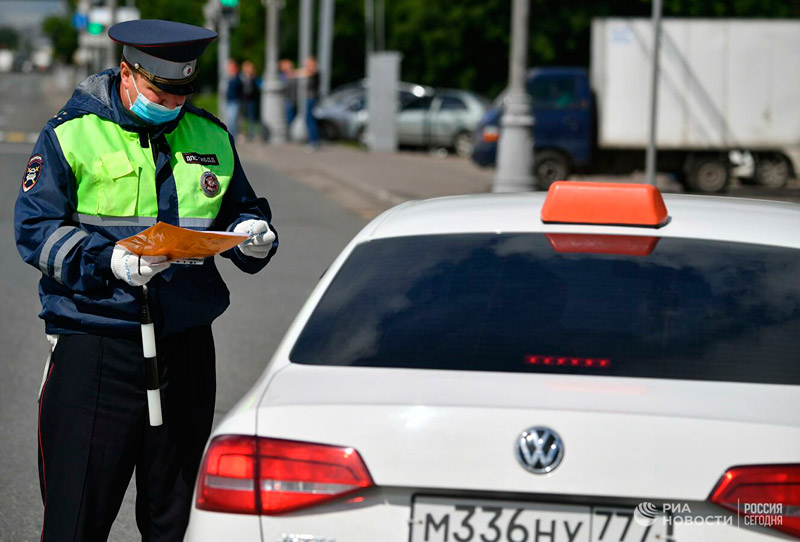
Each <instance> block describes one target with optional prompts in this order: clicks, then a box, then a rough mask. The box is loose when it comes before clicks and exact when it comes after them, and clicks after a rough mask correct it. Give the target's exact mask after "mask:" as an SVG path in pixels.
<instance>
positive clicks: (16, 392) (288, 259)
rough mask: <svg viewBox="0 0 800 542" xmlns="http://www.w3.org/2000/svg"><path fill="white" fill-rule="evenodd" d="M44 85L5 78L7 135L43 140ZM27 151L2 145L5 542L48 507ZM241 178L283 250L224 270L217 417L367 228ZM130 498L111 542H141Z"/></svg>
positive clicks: (280, 184)
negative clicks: (24, 184)
mask: <svg viewBox="0 0 800 542" xmlns="http://www.w3.org/2000/svg"><path fill="white" fill-rule="evenodd" d="M46 82H47V80H46V79H45V78H44V77H43V76H38V75H18V74H13V75H8V74H2V75H0V133H5V134H12V135H11V139H12V140H16V141H19V140H20V139H22V140H25V137H23V136H21V135H18V134H28V133H35V132H38V131H39V130H40V129H41V127H42V125H43V124H44V122H45V121H46V120H47V118H48V117H50V116H51V115H53V114H55V113H56V112H57V109H58V107H59V106H60V105H61V103H60V102H63V97H61V96H58V95H57V93H53V92H47V91H46V90H45V89H46V88H48V87H47V85H46V84H45V83H46ZM5 137H6V138H8V135H6V136H5ZM31 147H32V145H31V144H30V143H25V142H23V143H8V142H0V176H2V183H3V185H4V186H5V187H6V189H7V196H6V197H5V198H2V199H0V228H1V230H0V231H3V232H5V233H4V234H3V235H0V255H2V257H0V299H2V301H3V304H2V308H1V309H0V325H2V327H1V328H0V351H1V352H3V353H4V355H3V356H2V358H0V360H1V361H0V367H1V368H2V373H1V374H0V429H1V430H2V435H3V438H2V439H0V458H2V460H0V510H2V511H3V513H2V514H0V541H14V542H25V541H35V540H38V539H39V534H40V529H41V519H42V503H41V497H40V493H39V482H38V476H37V466H36V449H37V402H36V394H37V392H38V389H39V384H40V381H41V376H42V370H43V368H44V360H45V357H46V354H47V346H46V343H45V339H44V327H43V323H42V322H41V320H39V319H38V318H37V314H38V312H39V308H40V307H39V299H38V295H37V289H36V285H37V282H38V279H39V271H38V270H36V269H33V268H32V267H30V266H28V265H26V264H24V263H23V262H22V260H21V259H20V257H19V254H18V253H17V250H16V248H15V246H14V234H13V229H14V225H13V208H14V201H15V200H16V197H17V193H18V191H19V185H20V182H21V180H22V173H23V171H24V168H25V165H26V163H27V159H28V157H29V155H30V153H31ZM244 169H245V171H246V172H247V174H248V177H249V178H250V181H251V183H252V185H253V187H254V188H255V190H256V192H257V193H258V194H260V195H263V196H266V197H267V198H268V199H269V200H270V204H271V205H272V209H273V215H274V223H275V225H276V227H277V229H278V231H279V234H280V240H281V247H280V249H279V250H278V254H277V255H276V257H275V259H274V260H273V262H272V263H271V264H270V265H269V266H268V267H267V268H266V269H265V270H264V271H262V272H261V273H259V274H258V275H255V276H250V275H245V274H244V273H241V272H239V271H238V270H237V269H236V268H235V267H233V265H232V264H230V263H229V262H228V261H227V260H222V259H221V258H218V265H219V267H220V270H221V272H222V274H223V277H224V278H225V280H226V282H227V284H228V287H229V289H230V291H231V307H230V308H229V309H228V311H227V312H226V313H225V314H224V315H223V316H222V317H220V319H219V320H217V322H216V324H215V326H214V329H215V340H216V349H217V375H218V376H217V381H218V391H217V416H219V415H221V414H224V413H225V412H227V411H228V410H229V409H230V408H231V407H232V406H233V405H234V403H235V402H236V401H237V400H238V398H239V397H240V396H241V395H242V394H243V393H244V392H245V391H246V390H247V389H248V388H249V387H250V386H251V385H252V384H253V382H254V381H255V380H256V379H257V377H258V376H259V375H260V374H261V372H262V370H263V368H264V366H265V365H266V363H267V361H268V360H269V358H270V356H271V354H272V352H273V351H274V349H275V347H276V346H277V345H278V342H279V341H280V339H281V338H282V336H283V334H284V332H285V330H286V328H287V327H288V326H289V324H290V323H291V321H292V319H293V318H294V316H295V314H296V313H297V311H298V310H299V308H300V306H301V304H302V302H303V301H304V300H305V298H306V296H307V295H308V293H309V292H310V291H311V289H312V288H313V286H314V284H315V283H316V281H317V279H318V278H319V276H320V275H321V274H322V272H323V271H324V270H325V268H326V267H327V266H328V265H329V264H330V262H331V261H332V260H333V258H334V257H335V256H336V255H337V254H338V252H339V251H340V250H341V249H342V248H344V246H345V244H346V243H347V241H349V239H350V238H351V237H352V236H353V235H355V233H356V232H357V231H358V230H359V229H360V228H361V227H362V226H363V225H364V224H365V223H366V221H365V220H364V219H362V218H360V217H358V216H356V215H355V214H352V213H349V212H347V211H344V210H343V209H342V208H340V207H338V206H337V205H335V204H334V203H332V202H331V201H329V200H328V199H327V198H326V196H324V195H322V194H320V193H319V192H317V191H315V190H313V189H311V188H308V187H306V186H304V185H301V184H299V183H296V182H294V181H292V180H290V179H288V178H287V177H285V176H283V175H280V174H278V173H276V172H275V171H274V170H272V169H270V168H268V167H266V166H263V165H259V164H257V163H252V162H247V161H245V162H244ZM133 498H134V495H133V492H132V490H131V489H129V491H128V494H127V496H126V499H125V502H124V504H123V507H122V510H121V511H120V514H119V516H118V518H117V522H116V524H115V526H114V529H113V530H112V533H111V536H110V540H119V541H133V540H138V539H139V536H138V531H137V530H136V524H135V521H134V506H133V503H134V501H133Z"/></svg>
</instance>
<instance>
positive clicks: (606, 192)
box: [542, 181, 669, 228]
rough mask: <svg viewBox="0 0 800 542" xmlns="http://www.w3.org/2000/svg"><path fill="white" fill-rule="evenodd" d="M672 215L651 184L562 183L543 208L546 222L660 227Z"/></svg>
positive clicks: (548, 195) (659, 193) (548, 194)
mask: <svg viewBox="0 0 800 542" xmlns="http://www.w3.org/2000/svg"><path fill="white" fill-rule="evenodd" d="M668 220H669V215H668V214H667V207H666V205H664V198H662V197H661V192H659V191H658V189H657V188H656V187H655V186H652V185H649V184H624V183H589V182H570V181H558V182H555V183H553V184H552V185H551V186H550V190H548V192H547V199H545V202H544V205H543V206H542V222H547V223H551V222H556V223H562V224H608V225H618V226H644V227H651V228H659V227H661V226H663V225H664V224H666V223H667V221H668Z"/></svg>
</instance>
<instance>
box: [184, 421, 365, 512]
mask: <svg viewBox="0 0 800 542" xmlns="http://www.w3.org/2000/svg"><path fill="white" fill-rule="evenodd" d="M373 485H375V484H374V483H373V481H372V477H371V476H370V475H369V471H367V467H366V465H364V462H363V461H362V460H361V456H360V455H358V452H357V451H355V450H354V449H352V448H341V447H337V446H328V445H324V444H312V443H308V442H294V441H290V440H279V439H270V438H262V437H250V436H238V435H225V436H221V437H217V438H215V439H214V440H212V441H211V444H209V446H208V451H207V452H206V456H205V459H204V460H203V466H202V468H201V469H200V477H199V481H198V486H197V501H196V506H197V508H199V509H200V510H211V511H216V512H231V513H238V514H264V515H274V514H282V513H284V512H290V511H292V510H298V509H300V508H307V507H309V506H313V505H317V504H320V503H322V502H325V501H330V500H332V499H336V498H339V497H342V496H344V495H347V494H350V493H353V492H356V491H359V490H361V489H364V488H367V487H371V486H373Z"/></svg>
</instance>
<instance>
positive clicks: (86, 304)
mask: <svg viewBox="0 0 800 542" xmlns="http://www.w3.org/2000/svg"><path fill="white" fill-rule="evenodd" d="M118 78H119V69H113V70H106V71H104V72H102V73H100V74H97V75H94V76H92V77H89V78H88V79H86V80H85V81H84V82H83V83H81V84H80V85H79V86H78V88H77V89H76V90H75V93H74V94H73V95H72V98H71V99H70V100H69V102H67V104H66V106H64V108H63V109H62V110H61V111H60V112H59V114H58V115H56V116H55V117H53V118H52V119H50V121H48V123H47V125H46V126H45V127H44V129H43V130H42V133H41V134H40V136H39V139H38V141H37V142H36V145H35V147H34V150H33V157H32V159H31V162H30V163H29V165H28V166H29V167H28V169H27V171H26V176H27V184H26V178H25V177H26V176H23V187H22V188H21V189H20V192H19V195H18V198H17V204H16V208H15V216H14V218H15V236H16V241H17V248H18V250H19V252H20V254H21V255H22V258H23V259H24V260H25V261H26V262H27V263H29V264H31V265H32V266H33V267H35V268H36V269H38V270H40V271H41V272H42V278H41V281H40V282H39V296H40V297H41V301H42V312H41V313H40V314H39V317H40V318H42V319H44V321H45V329H46V332H47V333H53V334H63V333H93V334H101V335H109V336H135V335H137V334H139V307H140V299H141V288H136V287H132V286H129V285H128V284H126V283H124V282H122V281H121V280H118V279H116V278H115V277H114V275H113V273H112V272H111V266H110V263H111V253H112V250H113V247H114V244H115V243H116V241H117V240H119V239H123V238H125V237H129V236H131V235H133V234H136V233H138V232H140V231H142V230H144V229H145V226H131V225H126V226H108V225H103V226H99V225H90V224H80V223H78V222H77V221H75V219H74V216H73V215H74V213H75V209H76V195H75V183H76V179H75V175H74V174H73V172H72V170H71V168H70V166H69V165H68V163H67V161H66V159H65V158H64V154H63V153H62V150H61V147H60V145H59V141H58V138H57V136H56V135H55V133H54V129H55V128H56V127H57V126H58V125H59V124H60V123H63V122H69V121H70V120H72V119H75V118H76V117H79V116H82V115H98V116H100V117H103V118H105V119H109V120H111V121H113V122H115V123H117V124H118V125H119V126H121V127H122V128H123V129H125V130H127V131H132V132H137V133H139V134H140V141H142V146H145V145H147V141H148V140H150V141H152V140H159V139H158V138H159V136H163V134H164V133H169V132H171V131H172V130H174V129H175V127H176V126H177V125H178V123H179V122H180V120H181V118H182V117H183V114H184V113H185V111H186V110H189V111H192V112H193V113H195V114H198V115H203V116H205V117H207V118H210V119H212V120H213V121H214V122H216V123H218V124H221V123H220V122H219V121H218V120H217V119H216V118H215V117H213V116H212V115H211V114H209V113H207V112H205V111H203V110H200V109H196V108H193V107H192V106H191V105H189V104H186V105H184V111H182V112H181V116H180V117H178V118H177V119H176V120H174V121H172V122H170V123H168V124H165V125H161V126H148V125H144V124H143V123H141V122H140V121H139V120H138V119H136V118H135V117H134V116H133V115H131V114H130V113H129V112H128V111H127V110H126V109H125V108H124V106H123V105H122V103H121V101H120V99H119V94H118V90H117V89H118ZM223 127H224V126H223ZM160 140H161V141H165V140H164V138H163V137H161V139H160ZM231 146H232V147H233V140H232V139H231ZM156 147H158V148H156ZM86 152H89V153H91V152H92V148H91V141H87V142H86ZM37 155H39V156H41V159H39V158H36V156H37ZM153 155H154V156H153V159H154V161H155V163H156V164H163V163H164V161H166V163H167V164H168V162H169V147H168V146H164V145H158V146H156V145H153ZM234 160H235V166H234V173H233V178H232V179H231V182H230V185H229V187H228V190H227V192H226V193H225V195H224V199H223V203H222V207H221V209H220V211H219V213H218V215H217V218H216V219H215V220H214V222H213V224H211V226H210V227H208V228H201V227H198V228H194V229H208V230H219V231H226V230H227V231H229V230H231V229H233V227H235V226H236V224H238V223H239V222H241V221H243V220H247V219H250V218H256V219H264V220H267V221H268V222H271V219H272V215H271V211H270V207H269V204H268V202H267V200H266V199H263V198H257V197H256V196H255V194H254V192H253V190H252V188H251V187H250V183H249V182H248V181H247V178H246V177H245V174H244V171H243V170H242V166H241V164H240V163H239V158H238V156H237V155H236V152H235V149H234ZM159 177H160V181H159V183H160V184H158V185H157V194H158V209H159V211H158V220H160V221H163V222H168V223H171V224H175V225H177V224H178V216H177V210H176V209H175V205H174V203H173V202H175V201H177V194H176V188H175V180H174V178H173V177H171V176H163V178H162V175H159ZM31 182H33V183H34V184H33V185H32V184H31ZM153 182H154V183H156V179H153ZM25 188H27V190H25ZM277 246H278V244H277V241H276V242H275V243H274V245H273V249H272V251H271V252H270V254H269V257H267V258H265V259H255V258H250V257H247V256H244V255H243V254H242V253H241V252H239V250H238V249H232V250H229V251H227V252H225V253H223V254H222V256H224V257H226V258H229V259H231V260H232V261H233V262H234V264H235V265H236V266H237V267H239V268H240V269H242V270H243V271H245V272H248V273H256V272H257V271H259V270H260V269H262V268H263V267H264V266H265V265H266V264H267V263H268V262H269V260H270V258H271V257H272V255H273V254H274V253H275V250H276V249H277ZM148 286H149V290H150V305H151V307H152V309H153V313H154V319H155V323H156V328H157V333H158V334H159V336H166V335H169V334H171V333H174V332H177V331H181V330H184V329H188V328H190V327H194V326H199V325H207V324H210V323H211V322H212V321H213V320H214V319H215V318H216V317H217V316H219V315H220V314H222V313H223V311H225V309H226V308H227V306H228V304H229V292H228V289H227V288H226V286H225V283H224V282H223V281H222V278H221V277H220V275H219V272H218V271H217V268H216V266H215V264H214V259H213V258H208V259H206V260H205V262H204V264H203V265H202V266H199V265H198V266H178V265H173V266H171V267H170V268H169V269H167V270H166V271H164V272H162V273H160V274H158V275H157V276H156V277H154V278H153V279H152V280H151V281H150V282H149V283H148Z"/></svg>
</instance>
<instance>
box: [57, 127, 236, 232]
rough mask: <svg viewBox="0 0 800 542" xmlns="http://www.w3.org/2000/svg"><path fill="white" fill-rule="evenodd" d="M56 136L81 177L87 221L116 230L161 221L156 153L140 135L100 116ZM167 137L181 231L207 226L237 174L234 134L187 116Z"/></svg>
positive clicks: (80, 199) (81, 210)
mask: <svg viewBox="0 0 800 542" xmlns="http://www.w3.org/2000/svg"><path fill="white" fill-rule="evenodd" d="M55 133H56V136H57V137H58V141H59V144H60V145H61V150H62V152H63V154H64V157H65V158H66V160H67V163H68V164H69V166H70V168H72V171H73V173H74V174H75V179H76V182H77V187H76V196H77V209H76V213H77V214H78V215H80V216H81V217H85V218H86V220H85V221H86V222H89V220H90V219H89V217H100V218H101V219H102V218H110V219H112V220H109V221H108V222H109V224H111V223H113V222H115V221H114V220H113V218H118V219H120V220H122V219H124V220H123V222H125V223H136V222H137V221H138V222H139V223H149V222H151V221H153V222H154V221H155V218H156V217H157V216H158V200H157V197H156V182H155V173H156V170H155V164H154V162H153V154H152V150H151V149H150V148H146V149H145V148H142V146H141V145H140V143H139V136H138V134H136V133H135V132H128V131H126V130H124V129H122V128H121V127H120V126H119V125H118V124H116V123H114V122H112V121H110V120H106V119H103V118H101V117H98V116H97V115H84V116H82V117H78V118H75V119H73V120H70V121H68V122H65V123H64V124H61V125H60V126H58V127H56V129H55ZM166 139H167V143H168V144H169V146H170V150H171V151H172V152H171V154H172V156H171V159H170V165H171V166H172V173H173V177H174V178H175V186H176V190H177V195H178V216H179V220H180V222H181V225H184V226H186V227H208V226H209V225H210V224H211V222H212V221H213V220H214V218H216V216H217V213H218V212H219V209H220V206H221V204H222V198H223V196H224V194H225V192H226V190H227V189H228V186H229V184H230V181H231V177H232V176H233V167H234V160H233V149H232V148H231V145H230V140H229V139H228V133H227V132H226V131H225V130H224V129H223V128H222V127H220V126H218V125H217V124H215V123H214V122H213V121H211V120H208V119H206V118H203V117H200V116H198V115H195V114H193V113H189V112H186V114H184V116H183V118H182V119H181V122H180V123H179V124H178V127H177V128H176V129H175V130H174V131H173V132H172V133H171V134H168V135H167V136H166ZM187 155H188V156H187ZM207 172H210V173H213V175H210V174H209V173H207ZM204 184H205V190H204V189H203V188H204ZM148 219H149V220H148ZM100 222H105V221H104V220H100Z"/></svg>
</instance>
